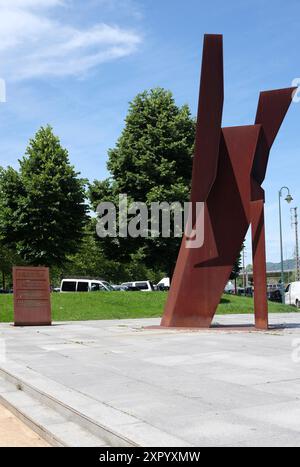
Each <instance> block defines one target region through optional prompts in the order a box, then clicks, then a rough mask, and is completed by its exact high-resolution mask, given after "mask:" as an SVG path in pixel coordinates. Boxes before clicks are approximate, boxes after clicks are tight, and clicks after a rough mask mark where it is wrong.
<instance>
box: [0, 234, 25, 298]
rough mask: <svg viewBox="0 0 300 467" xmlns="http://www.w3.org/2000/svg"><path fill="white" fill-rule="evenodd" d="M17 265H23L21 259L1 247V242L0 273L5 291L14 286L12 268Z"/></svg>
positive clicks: (4, 247) (3, 246) (11, 251)
mask: <svg viewBox="0 0 300 467" xmlns="http://www.w3.org/2000/svg"><path fill="white" fill-rule="evenodd" d="M15 264H21V260H20V258H19V257H18V256H17V255H16V253H15V252H14V251H13V250H11V249H9V248H7V247H6V246H5V245H1V242H0V273H1V283H2V284H1V286H2V288H3V289H6V288H7V287H11V286H12V267H13V266H14V265H15Z"/></svg>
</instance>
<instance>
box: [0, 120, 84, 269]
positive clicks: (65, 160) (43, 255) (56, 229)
mask: <svg viewBox="0 0 300 467" xmlns="http://www.w3.org/2000/svg"><path fill="white" fill-rule="evenodd" d="M19 164H20V169H19V171H16V170H14V169H12V168H11V167H9V168H8V169H6V170H4V169H1V172H0V238H1V241H2V243H3V244H5V245H8V246H9V247H12V248H13V249H14V250H15V251H16V252H17V254H19V255H20V256H21V258H22V259H23V260H24V261H25V262H26V263H27V264H32V265H45V266H53V265H62V264H63V263H64V262H65V260H66V257H67V256H68V255H70V254H73V253H75V252H76V251H77V250H78V247H79V244H80V241H81V238H82V231H83V227H84V225H85V222H86V211H87V207H86V205H85V190H84V180H82V179H80V178H78V174H77V173H76V172H75V170H74V168H73V167H72V166H71V165H70V163H69V157H68V152H67V150H66V149H64V148H62V146H61V144H60V141H59V139H58V138H57V137H56V136H54V134H53V132H52V128H51V127H50V126H47V127H45V128H41V129H40V130H39V131H38V132H37V133H36V135H35V137H34V139H32V140H30V143H29V146H28V148H27V150H26V154H25V157H23V159H22V160H20V161H19Z"/></svg>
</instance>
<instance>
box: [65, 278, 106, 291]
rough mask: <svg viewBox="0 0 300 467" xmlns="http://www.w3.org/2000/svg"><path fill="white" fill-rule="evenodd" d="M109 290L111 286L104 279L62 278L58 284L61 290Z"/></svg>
mask: <svg viewBox="0 0 300 467" xmlns="http://www.w3.org/2000/svg"><path fill="white" fill-rule="evenodd" d="M101 290H102V291H104V292H105V291H111V290H113V288H112V286H111V285H110V284H109V283H108V282H106V281H99V280H94V279H63V280H62V281H61V285H60V291H61V292H99V291H101Z"/></svg>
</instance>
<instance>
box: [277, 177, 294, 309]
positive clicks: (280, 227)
mask: <svg viewBox="0 0 300 467" xmlns="http://www.w3.org/2000/svg"><path fill="white" fill-rule="evenodd" d="M283 190H286V191H287V196H286V198H285V201H286V202H287V203H291V202H292V201H293V198H292V196H291V193H290V189H289V188H288V187H287V186H283V187H282V188H281V189H280V190H279V232H280V258H281V284H280V285H281V299H282V303H285V294H284V293H285V287H284V268H283V246H282V219H281V198H282V192H283Z"/></svg>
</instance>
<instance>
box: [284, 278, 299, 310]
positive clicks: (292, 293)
mask: <svg viewBox="0 0 300 467" xmlns="http://www.w3.org/2000/svg"><path fill="white" fill-rule="evenodd" d="M285 303H286V304H287V305H295V306H296V307H297V308H300V282H299V281H298V282H291V283H290V284H289V285H288V286H287V288H286V289H285Z"/></svg>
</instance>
